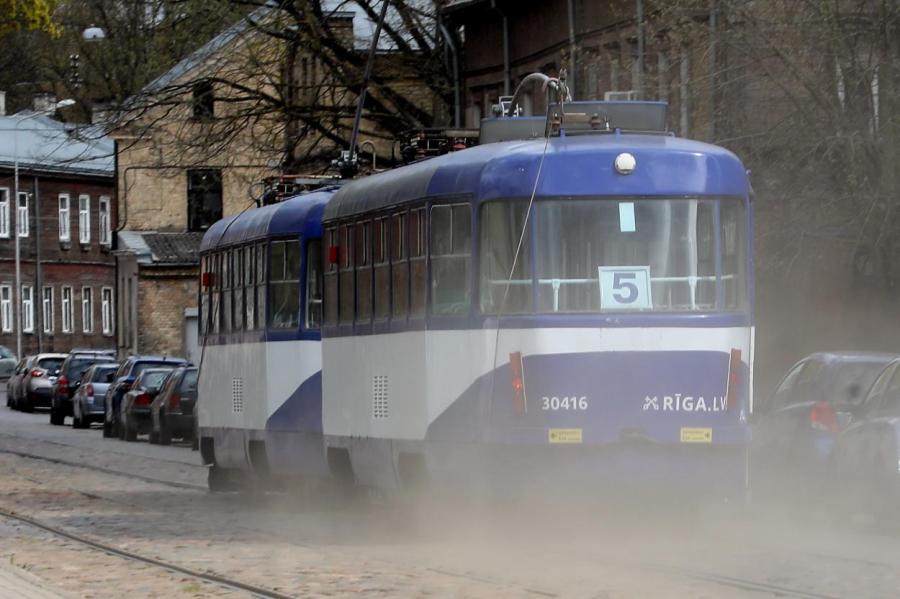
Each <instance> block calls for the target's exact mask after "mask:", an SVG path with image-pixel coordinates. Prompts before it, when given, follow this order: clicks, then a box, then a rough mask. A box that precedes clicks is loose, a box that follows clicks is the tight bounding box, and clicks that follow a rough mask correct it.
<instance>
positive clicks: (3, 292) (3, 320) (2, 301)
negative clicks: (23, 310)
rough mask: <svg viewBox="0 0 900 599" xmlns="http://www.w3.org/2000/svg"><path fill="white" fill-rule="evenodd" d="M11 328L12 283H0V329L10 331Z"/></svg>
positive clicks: (12, 326)
mask: <svg viewBox="0 0 900 599" xmlns="http://www.w3.org/2000/svg"><path fill="white" fill-rule="evenodd" d="M13 328H14V323H13V292H12V285H0V330H2V331H3V332H4V333H11V332H12V331H13Z"/></svg>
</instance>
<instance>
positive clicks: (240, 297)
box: [232, 248, 244, 331]
mask: <svg viewBox="0 0 900 599" xmlns="http://www.w3.org/2000/svg"><path fill="white" fill-rule="evenodd" d="M233 256H234V257H233V258H232V263H233V265H234V275H233V276H234V293H233V295H234V309H233V310H232V312H233V314H234V316H233V317H232V318H233V323H232V330H234V331H242V330H243V329H244V248H234V250H233Z"/></svg>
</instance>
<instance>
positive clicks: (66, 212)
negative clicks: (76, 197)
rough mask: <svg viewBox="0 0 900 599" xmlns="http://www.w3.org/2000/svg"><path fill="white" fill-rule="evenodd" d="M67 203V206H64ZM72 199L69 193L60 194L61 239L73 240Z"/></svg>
mask: <svg viewBox="0 0 900 599" xmlns="http://www.w3.org/2000/svg"><path fill="white" fill-rule="evenodd" d="M63 204H65V207H63ZM71 208H72V199H71V196H69V194H67V193H61V194H59V240H60V241H72V218H71V214H72V212H71Z"/></svg>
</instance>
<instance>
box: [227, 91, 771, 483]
mask: <svg viewBox="0 0 900 599" xmlns="http://www.w3.org/2000/svg"><path fill="white" fill-rule="evenodd" d="M577 104H578V103H574V104H567V107H572V108H571V110H574V111H576V112H577ZM612 129H613V131H610V132H602V133H601V132H582V133H581V134H578V135H575V134H570V135H567V134H566V131H565V130H563V131H561V132H560V133H559V134H558V135H555V136H552V137H551V138H550V139H549V141H548V142H546V146H545V140H544V139H530V140H519V141H504V142H498V143H489V144H485V145H482V146H479V147H475V148H471V149H467V150H463V151H460V152H456V153H452V154H448V155H445V156H442V157H438V158H433V159H430V160H427V161H423V162H420V163H417V164H414V165H410V166H407V167H403V168H399V169H396V170H394V171H391V172H386V173H382V174H376V175H373V176H370V177H367V178H364V179H360V180H357V181H354V182H351V183H349V184H347V185H345V186H344V187H342V188H341V189H340V190H339V191H338V192H337V193H336V194H335V195H334V197H333V198H332V199H331V200H330V201H329V202H328V204H327V205H326V207H325V212H324V238H325V243H324V247H325V250H324V251H323V256H324V258H325V262H324V312H323V328H322V367H323V387H322V391H323V412H322V425H323V433H324V444H325V447H326V451H327V454H328V461H329V463H330V465H331V469H332V473H333V474H337V475H341V476H350V477H352V479H353V480H355V481H357V482H358V483H361V484H365V485H377V486H392V485H395V484H398V483H403V482H404V481H405V480H407V479H414V478H415V477H417V476H420V475H422V474H423V473H424V474H427V476H428V477H429V479H430V480H431V481H444V482H448V483H466V482H467V481H474V480H485V481H493V482H494V483H497V484H502V485H504V486H506V485H511V486H512V487H511V488H515V486H516V485H519V484H523V485H527V484H533V483H537V484H539V485H548V484H555V483H564V484H567V485H568V488H572V486H573V485H574V486H579V487H580V486H586V487H589V486H592V485H598V486H608V485H611V484H613V483H612V481H613V480H614V479H613V478H611V477H612V476H614V475H616V474H625V475H626V477H627V478H628V479H629V480H632V481H633V480H635V479H636V478H641V477H645V476H650V477H652V478H654V479H660V478H662V479H671V480H672V482H679V481H682V482H687V483H688V484H689V485H690V486H691V487H692V488H693V489H694V490H702V491H703V492H709V491H712V490H713V489H714V488H716V489H718V488H719V486H722V487H723V490H725V491H726V492H729V490H730V491H733V490H735V489H743V487H744V485H745V484H746V473H747V447H748V442H749V436H750V433H749V424H748V416H749V413H750V411H751V410H752V400H751V395H752V394H751V379H752V365H753V335H754V329H753V313H752V309H753V302H752V298H753V293H752V290H753V279H752V270H753V269H752V253H751V249H752V209H751V203H750V186H749V182H748V177H747V172H746V170H745V168H744V167H743V166H742V164H741V162H740V160H739V159H738V158H737V157H735V156H734V155H733V154H732V153H731V152H729V151H727V150H725V149H723V148H720V147H716V146H713V145H708V144H705V143H700V142H696V141H690V140H686V139H680V138H677V137H674V136H671V135H668V134H665V133H654V132H639V133H634V132H632V133H625V132H622V131H619V130H614V129H615V123H613V126H612ZM539 168H540V169H541V174H540V177H538V170H539ZM536 180H537V184H536V183H535V181H536ZM535 185H536V187H535ZM532 196H533V197H534V201H533V203H532V202H531V199H532ZM526 215H527V221H526ZM526 222H527V224H526ZM523 227H524V235H523ZM520 237H521V247H520ZM517 250H518V251H517ZM516 256H518V257H516ZM514 262H515V268H513V264H514ZM295 384H296V381H292V382H291V383H290V385H287V386H285V389H287V387H291V386H294V385H295ZM224 391H227V389H223V392H224Z"/></svg>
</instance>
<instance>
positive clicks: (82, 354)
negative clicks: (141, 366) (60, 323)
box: [50, 350, 116, 425]
mask: <svg viewBox="0 0 900 599" xmlns="http://www.w3.org/2000/svg"><path fill="white" fill-rule="evenodd" d="M99 362H103V363H106V364H115V363H116V360H115V358H114V357H113V356H112V355H110V354H109V353H108V352H104V351H93V350H77V351H76V350H72V351H71V352H69V355H68V356H67V357H66V359H65V361H64V362H63V363H62V366H61V367H60V372H59V378H57V379H56V382H55V383H53V388H52V390H51V392H50V424H56V425H61V424H65V422H66V416H72V415H73V412H72V397H73V396H74V395H75V391H77V390H78V387H79V385H81V377H83V376H84V373H85V372H86V371H87V369H88V368H90V367H91V366H93V365H94V364H97V363H99Z"/></svg>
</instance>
